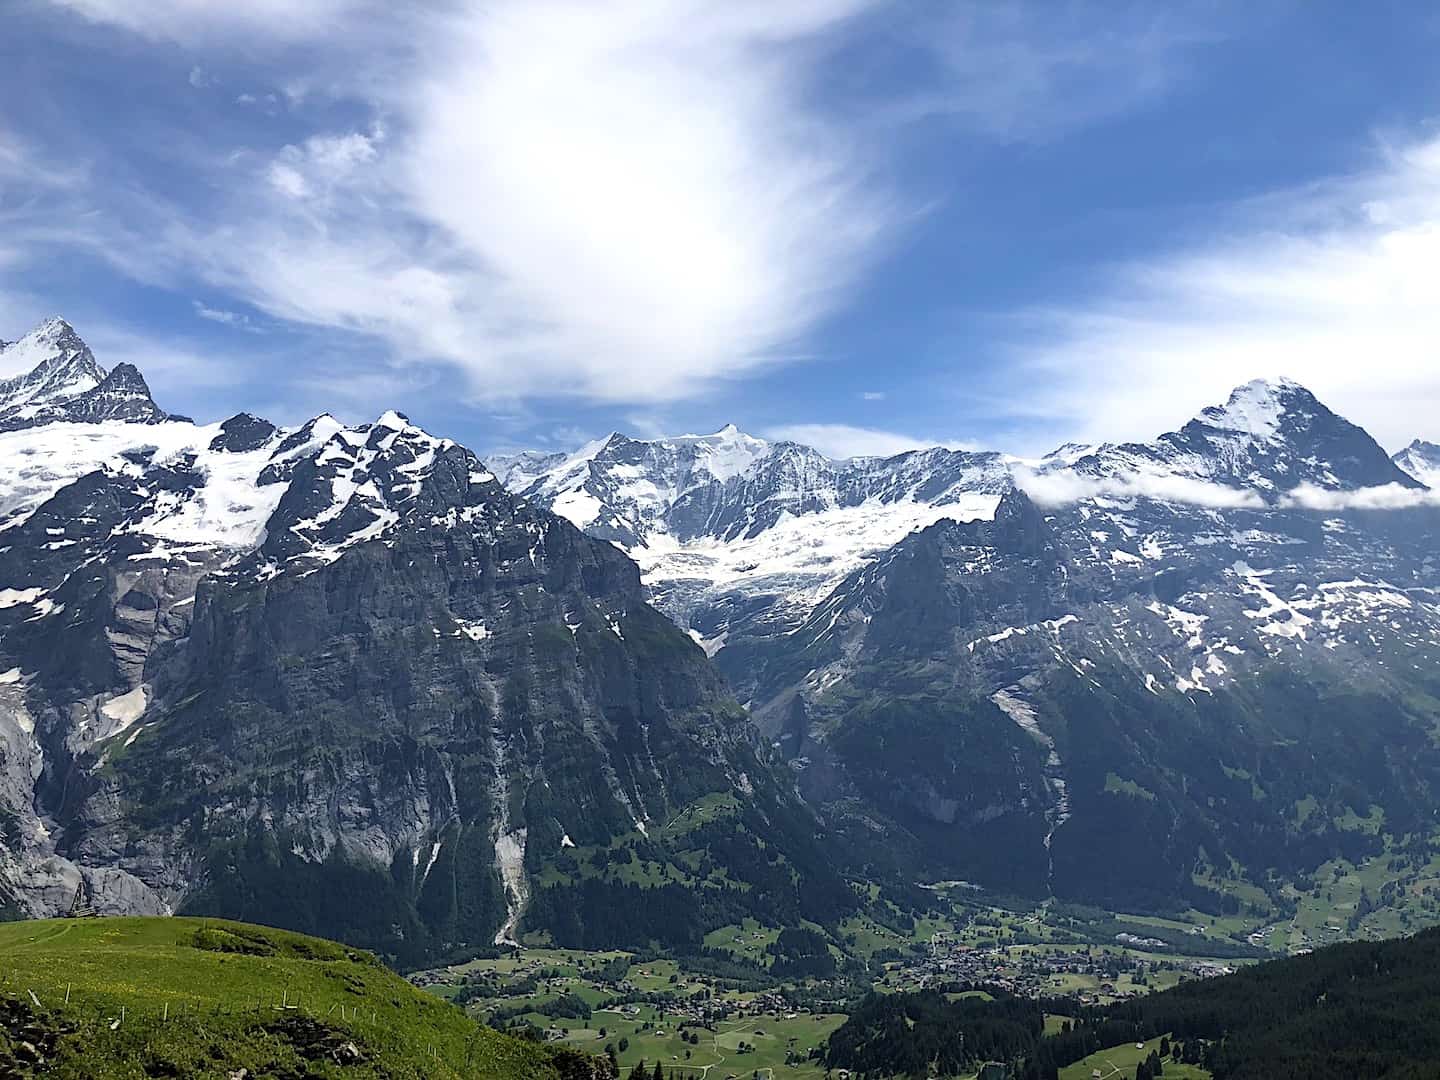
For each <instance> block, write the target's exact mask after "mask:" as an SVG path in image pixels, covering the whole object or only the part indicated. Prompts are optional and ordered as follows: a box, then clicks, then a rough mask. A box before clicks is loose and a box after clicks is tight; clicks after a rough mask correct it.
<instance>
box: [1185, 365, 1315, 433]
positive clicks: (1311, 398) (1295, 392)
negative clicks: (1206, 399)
mask: <svg viewBox="0 0 1440 1080" xmlns="http://www.w3.org/2000/svg"><path fill="white" fill-rule="evenodd" d="M1317 407H1318V408H1320V409H1323V410H1324V411H1325V412H1326V413H1329V410H1328V409H1325V407H1324V406H1323V405H1321V404H1320V402H1319V400H1318V399H1316V397H1315V395H1314V394H1312V393H1311V392H1310V391H1309V390H1307V389H1306V388H1305V387H1303V386H1301V385H1300V384H1299V383H1298V382H1296V381H1295V380H1294V379H1288V378H1276V379H1252V380H1250V381H1249V382H1247V383H1243V384H1242V385H1240V386H1237V387H1236V388H1235V389H1234V390H1232V391H1231V392H1230V397H1229V399H1228V400H1227V401H1226V402H1225V404H1224V405H1210V406H1207V407H1206V408H1204V409H1201V410H1200V414H1199V415H1198V416H1197V417H1195V419H1194V420H1193V421H1191V422H1192V423H1198V424H1203V425H1205V426H1207V427H1211V428H1215V429H1217V430H1220V431H1230V432H1235V433H1237V434H1242V435H1249V436H1250V437H1252V438H1255V439H1260V440H1268V439H1273V438H1275V436H1276V435H1277V433H1278V432H1279V430H1280V427H1281V418H1282V417H1283V416H1285V415H1286V414H1287V413H1297V412H1298V413H1305V414H1313V413H1314V412H1315V410H1316V408H1317Z"/></svg>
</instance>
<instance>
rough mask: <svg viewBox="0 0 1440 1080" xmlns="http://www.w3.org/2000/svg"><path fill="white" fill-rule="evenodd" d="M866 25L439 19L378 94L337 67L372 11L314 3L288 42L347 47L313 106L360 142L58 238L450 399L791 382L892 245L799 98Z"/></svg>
mask: <svg viewBox="0 0 1440 1080" xmlns="http://www.w3.org/2000/svg"><path fill="white" fill-rule="evenodd" d="M65 2H66V5H67V6H69V7H71V8H73V9H75V10H77V11H79V12H80V13H82V14H83V15H85V16H86V17H88V18H91V19H96V20H105V21H108V22H111V23H115V24H118V25H121V26H124V27H126V28H128V29H130V30H133V31H136V32H138V33H142V34H146V35H148V36H152V37H169V38H173V39H176V40H181V41H185V42H188V43H191V44H193V45H195V46H196V47H201V46H203V45H204V44H205V43H207V42H209V41H211V40H212V39H213V38H214V37H215V36H217V35H218V34H219V30H218V29H216V28H213V27H209V28H207V27H206V26H204V25H202V23H203V22H204V13H205V9H206V8H208V7H209V6H210V5H206V4H203V3H200V2H199V0H166V2H164V3H161V4H159V5H146V6H144V9H143V10H142V9H141V8H140V7H138V6H136V5H129V4H121V3H118V2H112V0H65ZM302 6H306V7H307V8H308V5H302ZM862 6H864V0H806V2H803V3H797V4H786V5H778V6H777V5H772V4H769V3H763V2H760V0H741V2H736V3H730V4H726V5H723V6H720V7H716V6H715V5H711V4H709V3H705V2H701V0H677V2H674V3H667V4H655V3H651V2H649V0H622V2H617V3H613V4H607V5H603V6H602V5H594V4H589V3H582V2H578V0H524V2H505V3H495V4H478V3H466V4H457V5H453V6H450V7H447V8H446V9H443V10H441V11H440V13H438V14H437V12H436V9H429V10H427V11H424V12H423V13H421V14H417V15H415V16H414V18H413V19H410V20H409V21H408V22H406V23H405V24H404V25H403V27H401V28H399V29H400V32H398V33H396V34H394V35H392V38H393V39H394V40H398V41H403V42H404V46H403V48H397V49H395V50H393V51H392V52H390V53H387V54H386V55H385V57H384V62H385V64H386V65H387V66H389V65H393V66H390V70H392V71H393V72H394V73H395V76H396V77H395V78H394V79H393V80H391V81H389V82H387V83H385V84H384V85H377V83H376V81H375V80H374V79H373V76H372V75H371V74H370V68H371V67H373V66H374V64H372V63H368V62H367V60H370V59H373V57H369V55H368V54H365V55H362V56H352V55H348V50H350V49H353V48H357V47H359V48H361V49H362V52H363V50H365V49H371V48H375V49H380V50H382V51H383V49H384V46H383V45H379V44H377V43H376V35H374V34H373V33H372V32H370V31H368V30H367V29H365V28H364V27H363V26H359V27H355V23H363V22H364V21H365V20H366V19H368V18H370V17H371V15H372V14H374V11H373V10H372V9H371V8H370V7H369V6H367V5H365V4H360V3H343V2H341V0H330V2H328V3H322V4H319V5H316V6H315V10H309V11H307V13H306V15H305V18H304V20H302V21H303V22H304V24H305V25H308V26H310V27H312V28H313V32H317V33H318V31H319V30H320V29H325V30H327V31H328V30H330V29H331V28H333V26H334V25H335V24H336V23H337V21H338V22H342V23H344V24H345V26H346V27H347V29H348V28H352V27H354V28H355V33H354V34H347V33H337V34H335V40H336V42H337V51H338V52H340V53H342V54H346V55H345V61H346V63H344V64H341V63H336V62H335V61H334V60H333V59H332V60H330V61H329V63H330V64H331V65H332V66H329V67H326V68H324V69H323V70H321V71H320V72H318V73H317V74H315V75H314V76H313V77H312V82H314V83H315V84H316V85H323V88H324V89H323V93H324V94H325V95H327V96H328V98H329V99H330V100H332V101H333V100H339V101H341V102H342V103H343V104H344V105H345V106H346V109H345V110H343V111H349V112H352V113H353V112H354V111H355V109H356V107H357V106H358V107H360V108H362V109H363V110H365V111H366V112H368V114H369V117H368V120H367V121H366V123H365V124H363V125H361V126H357V127H352V128H345V127H335V126H330V127H328V128H326V129H321V130H317V131H315V132H314V133H313V134H311V135H309V136H307V137H306V138H304V139H301V140H297V141H294V142H292V143H290V144H287V145H285V146H283V147H281V148H279V149H278V150H277V151H272V152H264V151H259V150H257V149H255V148H248V147H247V148H242V149H241V150H239V151H238V152H237V153H235V154H232V155H229V156H228V157H224V158H220V159H219V160H217V162H216V163H214V164H213V165H212V166H211V167H210V168H209V170H208V171H209V174H210V175H208V176H206V177H204V178H203V179H204V181H205V182H206V183H207V185H210V186H213V187H214V188H215V189H216V190H217V191H219V192H220V198H219V204H218V205H217V206H216V207H214V208H206V209H205V212H203V213H196V212H193V211H190V210H189V208H182V207H179V206H176V205H174V204H173V202H170V201H168V200H165V199H164V198H162V197H161V196H160V195H158V194H157V193H156V192H153V191H146V192H136V193H133V194H134V196H135V197H134V198H133V199H132V200H131V205H129V206H127V207H126V211H127V212H126V213H125V214H123V215H122V214H114V213H111V214H106V213H104V212H102V213H100V214H95V215H91V216H89V217H88V218H87V219H86V221H85V225H84V229H85V234H86V235H85V236H84V237H77V238H76V239H77V242H79V243H83V244H86V245H88V246H90V247H91V248H92V250H95V251H97V252H98V253H101V254H103V256H104V257H106V258H108V259H110V260H112V261H113V262H115V263H116V264H117V265H118V266H120V267H122V268H123V269H125V270H126V272H128V273H131V274H132V276H135V277H138V278H141V279H143V280H148V281H158V282H165V281H173V282H175V283H177V284H179V283H182V282H183V281H184V280H186V279H187V278H193V277H194V276H197V275H198V276H199V277H200V278H201V279H202V280H203V281H205V282H206V283H207V284H209V285H210V286H212V287H214V288H216V289H219V290H223V291H226V292H229V293H230V294H231V295H233V296H234V297H235V298H236V299H238V300H240V301H243V302H245V303H247V304H249V305H250V306H253V307H255V308H257V309H259V310H261V311H264V312H265V313H267V314H269V315H271V316H273V317H277V318H281V319H286V320H291V321H293V322H297V323H303V324H308V325H312V326H329V327H338V328H342V329H346V330H355V331H360V332H363V333H366V334H370V335H374V336H376V337H378V338H380V339H382V340H383V341H385V342H387V343H388V345H389V346H390V348H391V349H392V350H393V353H394V355H395V357H396V359H397V360H399V361H401V362H427V361H440V362H443V363H446V364H449V365H452V366H453V367H454V368H456V369H457V370H459V371H460V372H461V373H462V374H463V375H465V376H466V377H467V381H468V389H469V393H470V396H471V397H472V398H477V399H478V398H505V397H517V396H528V395H535V396H541V395H544V396H561V397H563V396H572V397H583V398H588V399H594V400H608V401H622V402H647V401H649V402H653V401H666V400H671V399H674V398H677V397H681V396H685V395H687V394H692V393H694V392H696V391H697V390H699V389H701V388H703V387H705V386H707V385H710V384H711V383H712V382H714V381H715V380H719V379H728V378H733V377H736V376H739V375H742V374H744V373H746V372H748V371H753V370H755V369H756V368H758V367H762V366H766V365H769V364H773V363H776V362H780V361H782V360H784V359H786V358H788V357H789V356H790V355H791V354H792V353H793V352H794V349H795V342H796V341H797V340H798V339H799V337H800V336H801V335H803V334H804V333H805V332H806V331H807V330H808V329H809V328H810V327H812V326H813V325H814V324H815V322H816V321H817V320H818V319H820V318H822V317H823V316H824V315H825V314H826V313H828V312H829V311H831V310H832V309H833V307H834V306H835V305H836V304H837V303H838V302H839V301H840V300H841V298H843V296H844V295H846V291H847V289H848V288H849V287H850V286H852V285H853V283H854V282H855V280H856V279H857V276H858V275H859V274H860V273H861V272H862V271H863V269H864V267H865V266H866V264H867V260H868V258H869V255H870V253H871V252H872V251H873V249H874V245H875V244H876V242H877V241H878V240H879V239H880V238H881V237H882V236H883V235H884V233H885V231H886V228H887V225H888V223H889V217H888V209H887V205H886V200H885V197H884V195H883V193H882V192H881V190H880V188H879V187H878V186H877V185H876V184H875V183H874V178H873V177H872V176H871V174H870V165H869V164H868V163H866V162H865V161H863V160H862V159H861V158H860V156H859V155H857V153H856V152H855V148H854V147H853V146H852V145H851V143H850V140H849V137H848V135H847V133H846V131H845V129H844V127H843V125H841V124H838V123H836V122H835V121H834V119H833V118H827V117H825V116H823V115H821V114H820V113H819V112H817V110H816V109H815V108H814V107H813V101H812V97H811V94H810V89H811V87H810V83H809V79H810V78H811V77H812V75H813V66H814V63H815V62H816V60H817V59H818V57H820V56H821V55H823V53H824V49H825V43H826V40H827V37H828V35H830V34H832V33H833V32H834V31H836V30H837V29H838V28H839V27H841V26H842V25H843V24H844V23H845V22H846V20H847V19H848V18H850V17H851V16H852V15H853V14H854V13H855V12H856V11H857V10H859V9H860V8H861V7H862ZM275 8H276V5H275V4H273V3H271V2H269V0H262V2H261V3H259V4H254V5H246V6H244V8H243V9H235V10H234V11H232V12H230V14H222V15H220V16H217V18H219V20H220V21H221V22H223V23H224V24H225V27H224V29H225V31H226V32H227V33H228V34H230V35H231V37H232V38H233V37H234V36H236V35H246V34H248V35H250V36H251V37H252V38H253V41H252V44H253V45H254V47H256V48H262V49H263V48H264V44H265V39H266V37H267V35H268V36H272V37H273V36H283V37H284V38H285V39H286V42H290V41H293V40H294V39H295V38H298V37H300V36H302V35H303V34H304V33H305V30H304V26H303V25H302V26H300V27H295V26H289V27H287V28H286V29H285V30H284V31H283V33H282V32H280V31H276V30H275V29H274V28H273V27H271V26H270V22H271V18H270V17H271V16H275V19H274V21H275V22H276V23H282V24H283V23H287V21H288V20H289V19H290V18H292V16H290V15H286V16H285V17H280V13H279V12H278V11H277V10H274V9H275ZM242 11H243V13H242ZM385 17H386V18H388V19H395V18H398V17H399V16H397V15H395V14H394V11H393V9H392V12H391V13H390V14H389V15H387V16H385ZM347 19H350V20H352V21H351V22H346V21H345V20H347ZM286 42H282V43H281V44H285V43H286ZM538 42H543V43H544V46H543V47H544V52H545V58H544V62H543V63H541V62H537V58H536V47H537V43H538ZM357 43H358V45H357ZM275 47H277V48H278V47H280V45H276V46H275ZM782 51H783V52H784V54H785V55H784V59H783V61H782V60H781V56H780V54H781V52H782ZM351 72H353V73H354V77H353V78H350V77H349V75H350V73H351ZM304 92H310V93H313V92H315V88H314V87H313V86H312V87H309V88H308V89H307V90H306V91H303V92H302V91H297V94H302V96H303V93H304ZM108 198H110V199H114V198H116V195H115V193H110V195H109V196H108ZM109 209H111V210H113V209H114V206H113V203H112V205H111V207H109ZM147 218H148V219H150V220H149V221H147V220H145V219H147ZM151 222H154V223H156V224H158V226H159V227H158V228H155V227H152V225H151Z"/></svg>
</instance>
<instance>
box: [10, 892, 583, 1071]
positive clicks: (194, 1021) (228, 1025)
mask: <svg viewBox="0 0 1440 1080" xmlns="http://www.w3.org/2000/svg"><path fill="white" fill-rule="evenodd" d="M32 995H33V996H32ZM67 995H68V1002H67ZM37 1002H38V1005H37ZM42 1060H43V1067H44V1071H43V1075H45V1076H47V1077H57V1078H72V1077H73V1078H75V1080H81V1078H84V1080H99V1078H106V1080H109V1078H115V1080H120V1078H130V1077H136V1078H140V1077H187V1078H188V1077H197V1078H198V1077H217V1078H222V1080H234V1078H235V1077H244V1078H245V1080H257V1078H260V1077H281V1078H292V1077H293V1078H299V1077H345V1078H355V1080H360V1078H367V1077H394V1078H402V1077H416V1078H419V1077H426V1078H431V1077H434V1078H442V1080H443V1078H449V1077H485V1078H486V1080H490V1078H496V1080H505V1078H510V1077H514V1078H516V1080H520V1078H522V1077H523V1078H525V1080H529V1078H531V1077H540V1078H550V1080H562V1078H563V1080H569V1078H571V1077H589V1076H591V1075H594V1074H593V1073H592V1071H591V1070H592V1068H593V1067H594V1064H595V1063H594V1062H593V1059H589V1058H584V1057H581V1056H580V1055H570V1056H569V1057H566V1056H565V1055H558V1056H557V1055H556V1054H554V1053H552V1052H551V1051H549V1050H548V1049H546V1048H544V1047H540V1046H536V1045H534V1044H530V1043H525V1042H521V1041H519V1040H516V1039H512V1038H509V1037H507V1036H504V1035H501V1034H499V1033H497V1032H493V1031H490V1030H489V1029H487V1028H484V1027H481V1026H479V1025H477V1024H476V1023H475V1022H473V1021H472V1020H470V1019H469V1018H468V1017H466V1016H465V1015H464V1014H463V1013H462V1012H461V1011H460V1010H458V1009H456V1008H455V1007H453V1006H452V1005H450V1004H448V1003H446V1002H444V1001H442V1000H440V999H439V998H436V997H434V996H432V995H428V994H425V993H422V992H420V991H418V990H416V989H415V988H414V987H412V986H411V985H410V984H409V983H407V982H406V981H405V980H403V979H401V978H399V977H398V976H396V975H394V974H393V973H391V972H390V971H388V970H387V969H386V968H385V967H383V966H382V965H381V964H380V963H379V962H378V961H377V960H375V959H374V957H372V956H371V955H370V954H369V953H365V952H362V951H360V950H356V949H351V948H348V947H346V946H342V945H337V944H335V943H333V942H329V941H324V940H321V939H318V938H312V937H306V936H304V935H302V934H294V933H289V932H286V931H281V930H272V929H268V928H263V927H257V926H250V925H246V924H243V923H233V922H225V921H222V920H217V919H186V918H175V919H158V918H119V919H88V920H73V919H52V920H43V921H37V922H20V923H7V924H3V925H0V1075H3V1076H11V1075H16V1076H27V1075H32V1074H33V1075H42V1073H41V1071H40V1066H41V1063H42ZM242 1070H245V1071H242ZM599 1075H602V1076H603V1075H604V1073H603V1072H602V1073H600V1074H599Z"/></svg>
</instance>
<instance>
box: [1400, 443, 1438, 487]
mask: <svg viewBox="0 0 1440 1080" xmlns="http://www.w3.org/2000/svg"><path fill="white" fill-rule="evenodd" d="M1390 460H1391V461H1393V462H1395V464H1396V466H1398V467H1399V468H1401V469H1403V470H1404V471H1405V472H1406V473H1407V474H1408V475H1410V476H1413V477H1414V478H1415V479H1416V480H1419V481H1420V483H1422V484H1424V485H1425V486H1426V487H1428V488H1430V489H1431V490H1432V491H1440V446H1437V445H1436V444H1435V443H1432V442H1425V441H1424V440H1423V439H1416V440H1415V441H1414V442H1412V443H1411V444H1410V445H1409V446H1407V447H1406V448H1405V449H1404V450H1401V451H1400V452H1399V453H1398V454H1396V455H1395V456H1394V457H1393V458H1391V459H1390Z"/></svg>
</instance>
